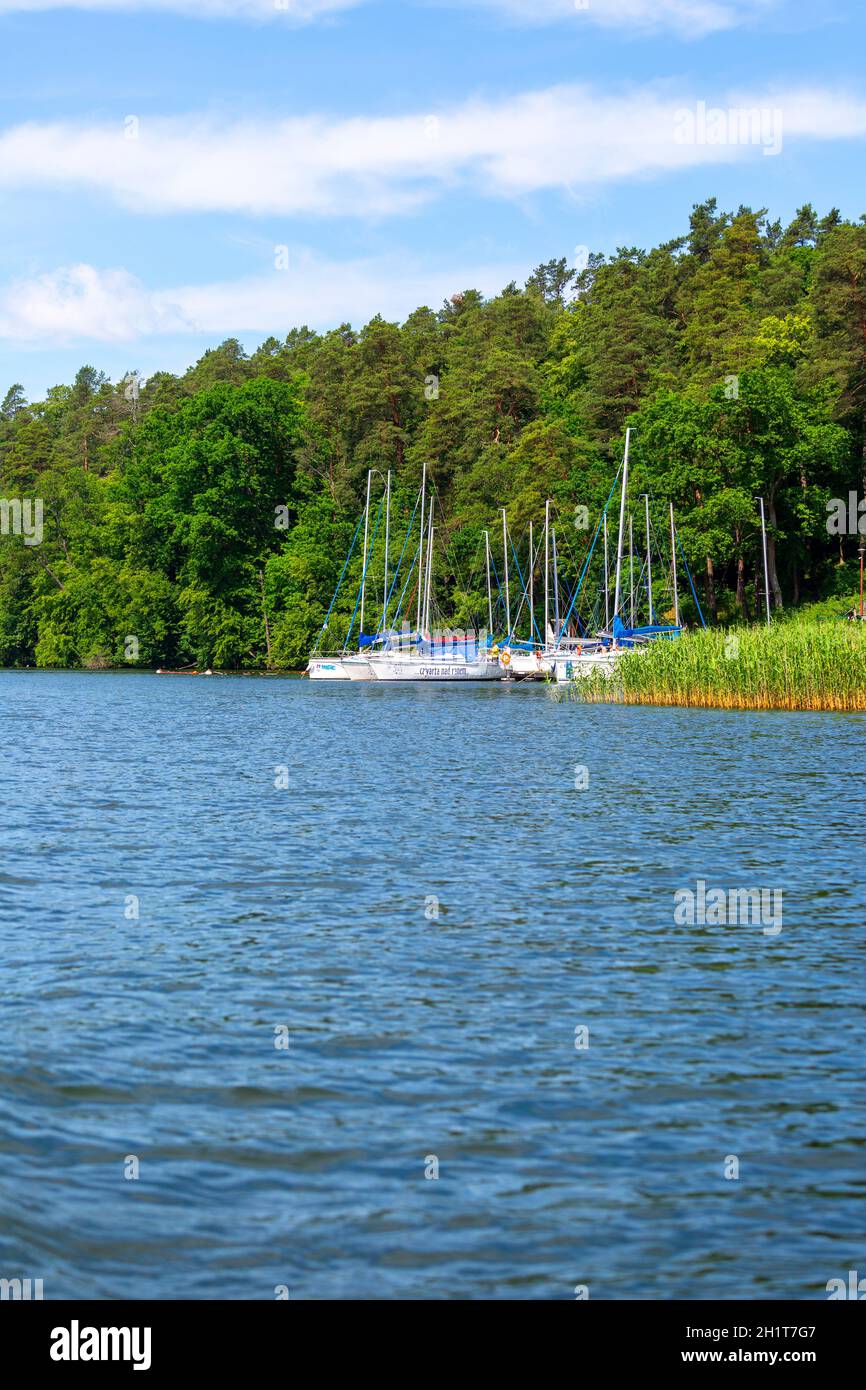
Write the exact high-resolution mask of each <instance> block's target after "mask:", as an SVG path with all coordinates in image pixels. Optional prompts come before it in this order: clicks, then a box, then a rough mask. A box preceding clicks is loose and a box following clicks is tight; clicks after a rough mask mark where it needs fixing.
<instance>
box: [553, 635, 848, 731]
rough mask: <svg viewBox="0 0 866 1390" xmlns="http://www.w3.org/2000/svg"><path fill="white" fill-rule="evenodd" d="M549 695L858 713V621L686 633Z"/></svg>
mask: <svg viewBox="0 0 866 1390" xmlns="http://www.w3.org/2000/svg"><path fill="white" fill-rule="evenodd" d="M555 690H556V696H555V698H558V699H561V700H575V701H581V702H583V701H586V702H589V703H595V704H598V703H606V702H611V701H620V702H622V703H625V704H634V705H696V706H704V707H712V708H715V709H787V710H794V709H803V710H866V623H848V622H838V621H837V622H812V623H808V622H791V623H779V624H778V625H777V626H774V627H771V628H765V627H753V628H738V629H734V630H731V631H728V632H724V631H712V632H709V631H708V632H696V633H688V634H686V635H684V636H683V637H681V638H679V639H678V640H677V641H673V642H667V641H658V642H654V643H653V644H652V645H651V646H650V648H649V649H648V650H647V651H644V652H629V653H625V654H624V655H623V656H622V657H621V659H620V662H619V665H618V668H617V671H616V673H615V675H613V676H611V677H604V676H600V675H598V674H596V675H594V676H590V677H586V678H582V679H580V680H577V681H573V682H571V684H570V685H568V686H558V687H555Z"/></svg>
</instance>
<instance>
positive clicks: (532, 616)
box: [529, 521, 535, 642]
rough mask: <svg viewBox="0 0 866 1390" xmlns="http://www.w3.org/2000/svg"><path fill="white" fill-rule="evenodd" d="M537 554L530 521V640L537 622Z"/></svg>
mask: <svg viewBox="0 0 866 1390" xmlns="http://www.w3.org/2000/svg"><path fill="white" fill-rule="evenodd" d="M534 571H535V556H534V555H533V553H532V522H531V521H530V523H529V640H530V642H531V641H532V628H533V624H534V622H535V585H534V583H533V580H534V577H535V574H534Z"/></svg>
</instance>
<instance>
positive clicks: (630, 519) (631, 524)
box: [628, 512, 634, 627]
mask: <svg viewBox="0 0 866 1390" xmlns="http://www.w3.org/2000/svg"><path fill="white" fill-rule="evenodd" d="M628 586H629V587H628V594H629V598H628V614H629V627H634V517H633V516H632V514H631V512H629V514H628Z"/></svg>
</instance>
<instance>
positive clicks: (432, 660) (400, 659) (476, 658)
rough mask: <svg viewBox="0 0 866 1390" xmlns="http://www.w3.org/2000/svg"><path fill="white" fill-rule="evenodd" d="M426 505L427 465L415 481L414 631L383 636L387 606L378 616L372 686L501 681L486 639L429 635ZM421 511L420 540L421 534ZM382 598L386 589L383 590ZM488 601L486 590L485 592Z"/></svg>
mask: <svg viewBox="0 0 866 1390" xmlns="http://www.w3.org/2000/svg"><path fill="white" fill-rule="evenodd" d="M426 501H427V466H426V464H425V465H424V468H423V472H422V477H421V540H420V544H419V548H418V576H419V582H418V585H417V612H416V621H415V632H414V633H413V632H412V631H411V630H410V628H409V624H408V623H407V622H404V624H403V628H402V631H401V632H400V633H399V634H397V633H394V632H393V631H392V632H387V631H386V629H387V619H388V601H387V598H386V604H385V611H384V613H383V621H382V629H383V637H382V639H381V640H380V641H379V649H378V650H375V651H371V652H370V654H369V655H368V656H367V665H368V668H369V670H370V673H371V678H372V679H373V680H376V681H424V682H429V681H451V682H453V681H482V680H498V679H500V677H501V674H502V673H501V671H500V669H499V663H498V661H497V659H496V656H495V655H493V654H492V652H491V651H490V650H489V649H488V646H487V636H486V634H480V635H479V634H476V633H475V632H462V631H461V632H453V633H441V634H438V635H437V634H435V633H433V634H431V629H430V614H431V604H432V588H433V540H434V534H435V526H434V521H433V501H434V498H433V494H432V492H431V496H430V503H429V507H427V506H426ZM425 511H426V529H427V534H426V540H425V534H424V528H425ZM386 593H387V589H386ZM488 602H489V591H488Z"/></svg>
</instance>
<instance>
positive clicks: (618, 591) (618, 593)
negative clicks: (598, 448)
mask: <svg viewBox="0 0 866 1390" xmlns="http://www.w3.org/2000/svg"><path fill="white" fill-rule="evenodd" d="M630 440H631V430H630V429H629V430H626V432H625V453H624V454H623V459H622V492H621V494H620V499H619V534H618V535H617V538H616V586H615V588H614V596H613V616H614V618H616V617H617V614H618V613H619V607H620V599H621V598H622V543H623V541H624V539H625V499H626V494H627V492H628V446H629V442H630Z"/></svg>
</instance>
